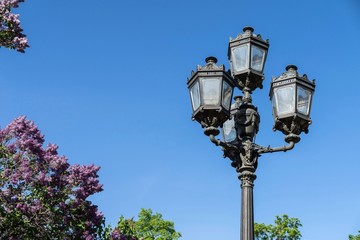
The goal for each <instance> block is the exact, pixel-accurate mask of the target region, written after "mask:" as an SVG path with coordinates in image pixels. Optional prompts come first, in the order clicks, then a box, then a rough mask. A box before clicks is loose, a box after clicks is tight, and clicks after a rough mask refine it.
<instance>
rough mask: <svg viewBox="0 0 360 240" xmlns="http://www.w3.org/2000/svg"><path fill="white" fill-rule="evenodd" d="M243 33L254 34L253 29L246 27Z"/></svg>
mask: <svg viewBox="0 0 360 240" xmlns="http://www.w3.org/2000/svg"><path fill="white" fill-rule="evenodd" d="M243 31H244V33H246V32H248V33H253V32H254V28H252V27H249V26H246V27H244V28H243Z"/></svg>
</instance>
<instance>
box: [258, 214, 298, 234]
mask: <svg viewBox="0 0 360 240" xmlns="http://www.w3.org/2000/svg"><path fill="white" fill-rule="evenodd" d="M301 226H302V225H301V223H300V220H299V219H297V218H289V216H288V215H286V214H284V215H283V216H282V217H279V216H276V219H275V224H274V225H272V224H269V225H265V224H263V223H255V226H254V234H255V239H257V240H299V239H300V238H301V233H300V231H299V227H301Z"/></svg>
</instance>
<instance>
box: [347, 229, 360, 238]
mask: <svg viewBox="0 0 360 240" xmlns="http://www.w3.org/2000/svg"><path fill="white" fill-rule="evenodd" d="M349 240H360V231H358V234H357V235H349Z"/></svg>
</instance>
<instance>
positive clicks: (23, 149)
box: [0, 1, 104, 240]
mask: <svg viewBox="0 0 360 240" xmlns="http://www.w3.org/2000/svg"><path fill="white" fill-rule="evenodd" d="M9 2H10V1H9ZM13 2H17V1H13ZM44 141H45V140H44V135H42V134H41V132H40V131H39V129H38V128H37V127H36V126H35V125H34V123H33V122H32V121H29V120H27V119H26V118H25V117H19V118H17V119H15V120H14V121H13V122H11V123H10V124H9V125H8V126H7V127H5V128H4V129H1V130H0V239H86V240H92V239H98V234H99V231H101V228H102V226H103V223H104V216H103V214H102V213H101V212H99V211H98V208H97V206H96V205H94V204H92V203H91V202H90V201H89V200H87V198H88V197H89V196H91V195H93V194H95V193H97V192H100V191H102V185H101V184H100V183H99V180H98V171H99V167H96V166H94V165H90V166H79V165H72V166H71V165H70V164H69V163H68V161H67V159H66V157H64V156H60V155H58V152H57V149H58V147H57V146H56V145H55V144H48V145H47V146H46V147H43V144H44Z"/></svg>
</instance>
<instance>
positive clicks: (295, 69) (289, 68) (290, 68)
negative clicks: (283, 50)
mask: <svg viewBox="0 0 360 240" xmlns="http://www.w3.org/2000/svg"><path fill="white" fill-rule="evenodd" d="M285 69H286V71H289V70H294V71H297V70H298V68H297V66H295V65H288V66H287V67H286V68H285Z"/></svg>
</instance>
